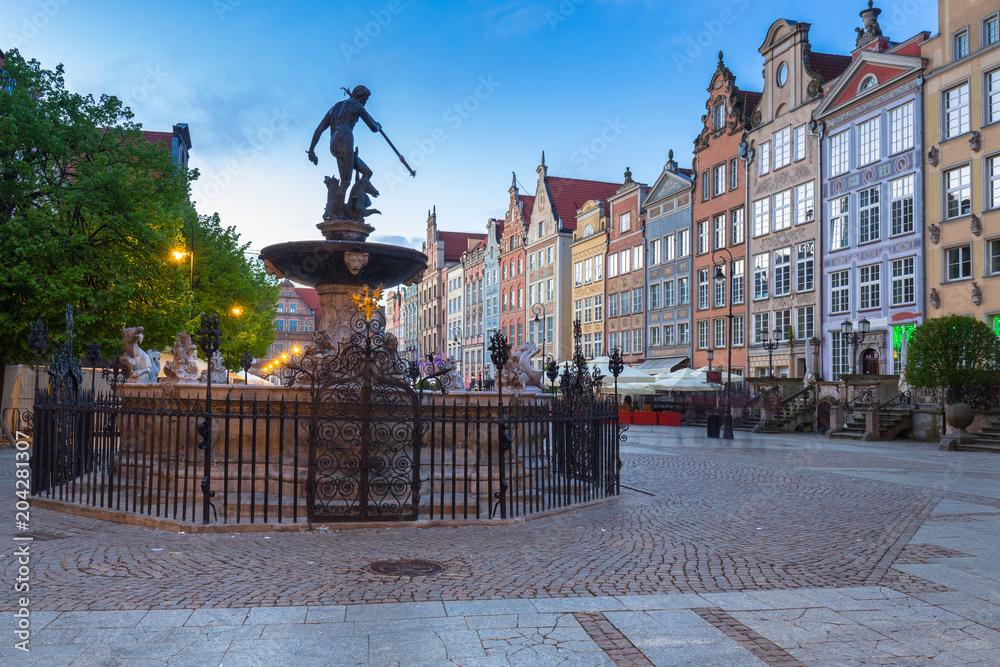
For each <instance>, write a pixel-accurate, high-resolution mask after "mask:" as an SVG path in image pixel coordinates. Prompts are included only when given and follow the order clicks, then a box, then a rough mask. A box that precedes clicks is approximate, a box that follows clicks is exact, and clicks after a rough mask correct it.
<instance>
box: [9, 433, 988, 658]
mask: <svg viewBox="0 0 1000 667" xmlns="http://www.w3.org/2000/svg"><path fill="white" fill-rule="evenodd" d="M662 434H663V431H662V430H659V431H658V430H656V429H653V428H649V427H645V428H644V427H634V428H633V429H632V430H630V431H629V438H630V441H629V443H630V444H629V445H628V446H627V447H626V450H625V451H624V453H623V460H624V461H625V462H626V465H625V467H624V468H623V474H625V475H627V476H628V479H629V481H630V483H631V484H632V485H635V486H637V487H641V488H643V489H645V490H647V491H649V492H650V493H653V494H654V495H652V496H646V495H643V494H635V493H630V494H625V495H623V496H622V497H620V498H618V499H615V500H613V501H611V502H608V503H603V504H601V505H599V506H593V507H589V508H585V509H582V510H579V511H575V512H570V513H567V514H564V515H560V516H558V517H550V518H547V519H544V520H538V521H533V522H528V523H526V524H521V525H518V526H509V527H474V528H470V529H460V530H458V529H434V528H432V529H412V528H398V529H395V530H392V531H381V530H354V531H336V530H330V531H317V532H315V533H296V534H280V535H279V534H277V533H276V534H274V535H273V536H272V535H264V534H256V535H238V536H232V535H199V536H192V535H175V534H170V533H162V532H159V531H151V530H145V529H137V528H135V527H129V526H117V525H107V524H102V523H101V522H98V521H94V520H88V519H81V518H78V517H66V516H63V515H58V514H56V513H53V512H44V511H38V512H34V511H33V513H32V517H33V521H35V522H37V523H36V525H33V529H36V530H47V531H50V532H53V533H57V534H60V535H64V536H65V539H59V540H50V541H46V542H40V543H37V544H36V545H35V547H36V550H35V552H34V554H33V555H34V556H35V558H36V560H35V561H34V562H33V566H34V567H35V568H36V569H35V572H34V575H35V577H36V579H35V581H34V582H33V593H34V592H35V590H36V588H35V585H36V584H37V595H36V596H35V597H34V598H33V603H34V607H33V610H32V631H33V634H32V643H31V649H32V650H31V653H30V654H28V655H25V654H24V653H23V652H20V651H16V650H14V649H13V648H12V646H11V643H7V644H6V645H0V664H3V665H7V664H31V665H34V664H45V665H70V664H78V665H91V664H116V665H119V664H120V665H153V664H155V665H183V664H192V665H193V664H197V665H220V664H224V665H264V664H266V665H273V664H296V665H313V664H316V665H319V664H323V665H329V664H352V665H353V664H357V665H362V664H363V665H407V666H409V665H466V664H468V665H508V666H509V665H548V664H553V665H555V664H567V665H588V664H593V665H612V664H616V660H617V661H618V664H654V665H675V664H676V665H680V664H706V665H755V666H759V665H772V666H777V665H786V666H788V665H794V664H809V665H831V666H832V665H837V666H838V667H839V666H841V665H855V664H856V665H872V664H887V665H907V666H909V665H964V664H987V665H988V664H998V665H1000V657H998V656H1000V585H998V584H997V583H996V582H997V580H998V579H1000V577H998V576H997V575H998V574H1000V570H998V566H997V564H996V554H997V553H1000V502H998V501H997V498H1000V466H998V462H1000V459H998V458H997V457H995V456H993V455H978V454H970V453H956V452H938V451H937V450H935V449H933V448H931V447H928V446H925V445H920V444H918V443H864V444H863V445H851V444H847V443H839V442H838V443H834V442H831V441H825V440H822V439H819V438H815V437H812V436H799V435H795V436H756V435H755V436H746V437H745V438H744V437H743V434H740V437H741V440H740V441H739V442H734V443H732V444H731V445H727V444H724V443H718V442H709V441H705V440H704V439H703V438H701V437H700V434H695V433H694V432H693V430H691V429H679V430H678V431H677V437H676V438H672V439H664V438H663V436H662ZM3 456H4V453H3V452H0V462H2V459H3ZM0 467H2V466H0ZM871 471H879V474H886V475H889V477H891V480H878V479H866V477H867V476H869V473H870V472H871ZM956 480H957V482H956ZM969 480H974V481H975V484H974V485H970V484H967V482H968V481H969ZM932 482H933V484H934V486H933V488H932V487H931V486H929V485H930V484H931V483H932ZM4 483H5V480H4V479H3V478H2V477H0V491H2V490H3V489H2V487H3V484H4ZM970 490H973V491H976V492H983V495H980V496H977V495H974V494H972V493H970ZM987 491H988V492H987ZM9 519H11V517H9V516H8V515H7V510H6V509H4V508H3V507H0V521H7V520H9ZM153 549H163V550H162V551H154V550H153ZM374 553H377V554H379V558H383V557H386V558H397V557H418V558H424V559H428V560H435V561H437V562H442V563H443V564H444V565H445V570H444V571H443V572H442V573H440V574H438V575H435V576H432V577H384V576H380V575H374V574H371V573H368V572H367V571H365V570H364V569H363V566H364V565H365V564H366V563H368V562H370V561H371V560H373V558H372V554H374ZM310 561H311V563H310ZM305 563H309V565H308V566H306V565H304V564H305ZM7 567H8V569H7V572H6V576H8V578H9V576H10V570H9V566H7ZM166 571H173V572H175V574H176V576H171V577H163V576H160V575H158V574H157V573H160V572H166ZM581 619H582V621H583V622H581ZM14 621H15V619H14V618H13V617H12V615H11V614H10V613H9V612H2V613H0V636H6V637H8V638H9V637H12V636H13V635H12V634H11V633H12V631H13V628H14ZM623 661H624V662H623ZM628 661H631V662H628ZM643 661H645V662H643Z"/></svg>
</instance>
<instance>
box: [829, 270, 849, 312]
mask: <svg viewBox="0 0 1000 667" xmlns="http://www.w3.org/2000/svg"><path fill="white" fill-rule="evenodd" d="M850 309H851V272H850V271H834V272H833V273H831V274H830V312H831V313H846V312H848V311H849V310H850Z"/></svg>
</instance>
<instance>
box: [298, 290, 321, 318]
mask: <svg viewBox="0 0 1000 667" xmlns="http://www.w3.org/2000/svg"><path fill="white" fill-rule="evenodd" d="M295 294H297V295H298V297H299V298H300V299H302V302H303V303H305V304H306V305H307V306H308V307H309V310H311V311H313V312H319V294H317V293H316V289H315V288H313V287H296V288H295Z"/></svg>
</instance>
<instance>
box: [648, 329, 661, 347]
mask: <svg viewBox="0 0 1000 667" xmlns="http://www.w3.org/2000/svg"><path fill="white" fill-rule="evenodd" d="M649 346H650V347H659V346H660V327H659V326H655V327H649Z"/></svg>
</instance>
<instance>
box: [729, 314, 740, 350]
mask: <svg viewBox="0 0 1000 667" xmlns="http://www.w3.org/2000/svg"><path fill="white" fill-rule="evenodd" d="M730 333H732V335H733V347H741V346H742V345H743V316H742V315H733V330H732V331H731V332H730Z"/></svg>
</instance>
